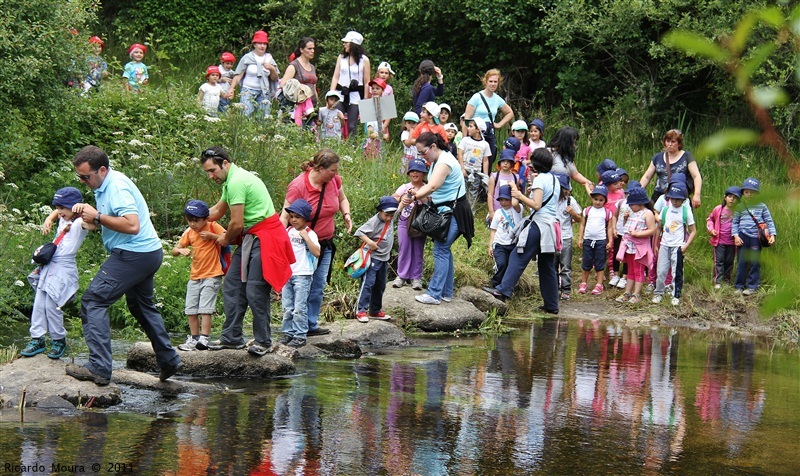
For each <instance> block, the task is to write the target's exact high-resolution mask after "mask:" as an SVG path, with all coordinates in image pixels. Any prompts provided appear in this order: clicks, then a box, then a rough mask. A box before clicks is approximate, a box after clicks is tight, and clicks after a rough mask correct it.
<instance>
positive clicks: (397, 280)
mask: <svg viewBox="0 0 800 476" xmlns="http://www.w3.org/2000/svg"><path fill="white" fill-rule="evenodd" d="M404 284H406V280H405V279H403V278H401V277H400V276H398V277H396V278H394V281H392V287H393V288H402V287H403V285H404Z"/></svg>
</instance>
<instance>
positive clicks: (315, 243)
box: [280, 198, 320, 348]
mask: <svg viewBox="0 0 800 476" xmlns="http://www.w3.org/2000/svg"><path fill="white" fill-rule="evenodd" d="M286 213H288V214H289V224H290V225H291V226H289V227H288V228H287V229H286V231H287V233H288V234H289V241H290V242H291V243H292V250H293V251H294V259H295V262H294V264H292V277H291V278H289V281H288V282H287V283H286V284H285V285H284V286H283V291H281V303H282V305H283V323H282V325H281V331H282V332H283V339H281V340H280V343H281V344H284V345H288V346H290V347H295V348H298V347H303V346H304V345H306V336H307V334H308V306H307V305H306V302H307V301H308V293H309V291H310V290H311V280H312V278H313V277H314V271H315V270H316V269H317V264H318V262H319V253H320V247H319V238H317V234H316V233H314V230H312V229H311V228H309V227H308V221H309V220H311V205H310V204H309V203H308V202H307V201H305V200H303V199H302V198H298V199H297V200H295V201H293V202H292V204H291V205H289V206H288V207H286Z"/></svg>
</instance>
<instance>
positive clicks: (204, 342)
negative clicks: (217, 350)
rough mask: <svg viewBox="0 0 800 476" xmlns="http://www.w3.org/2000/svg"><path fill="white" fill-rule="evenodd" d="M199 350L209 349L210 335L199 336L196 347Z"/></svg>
mask: <svg viewBox="0 0 800 476" xmlns="http://www.w3.org/2000/svg"><path fill="white" fill-rule="evenodd" d="M194 348H195V349H197V350H208V336H200V337H198V338H197V345H195V347H194Z"/></svg>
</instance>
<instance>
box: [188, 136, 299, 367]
mask: <svg viewBox="0 0 800 476" xmlns="http://www.w3.org/2000/svg"><path fill="white" fill-rule="evenodd" d="M200 165H201V166H202V167H203V170H204V171H205V172H206V174H208V178H210V179H211V180H213V181H214V182H216V183H218V184H220V185H222V196H221V197H220V199H219V201H218V202H217V203H216V205H214V206H213V207H211V209H210V210H209V216H208V219H209V220H212V221H218V220H219V219H220V218H222V217H223V216H225V214H226V213H227V212H228V211H229V210H230V221H229V222H228V228H227V231H226V232H225V234H223V235H222V236H220V237H219V238H218V239H217V243H218V244H219V245H220V246H227V245H231V244H236V245H239V246H238V247H237V248H236V251H235V252H234V253H233V257H232V258H231V264H230V267H228V271H227V273H226V275H225V280H224V282H223V284H222V297H223V302H224V307H225V322H224V323H223V324H222V336H221V337H220V340H219V341H218V342H215V343H212V345H210V346H209V349H211V350H220V349H242V348H244V346H245V341H244V337H243V334H242V322H243V321H244V315H245V312H246V311H247V308H248V307H250V310H251V311H252V313H253V337H254V338H255V343H254V344H253V345H252V346H250V347H249V348H248V349H247V351H248V352H249V353H250V354H253V355H256V356H262V355H265V354H268V353H270V352H272V351H273V350H274V348H273V346H272V339H271V336H270V334H271V332H270V325H269V321H270V291H271V290H272V289H273V288H274V289H279V290H280V289H283V285H284V284H286V282H287V281H289V278H291V277H292V268H291V264H292V263H294V262H295V258H294V250H293V249H292V243H291V242H290V241H289V235H288V233H287V232H286V228H284V226H283V224H282V223H281V221H280V220H279V218H278V215H277V214H276V213H275V205H274V204H273V203H272V198H271V197H270V195H269V191H267V186H266V185H264V182H263V181H261V179H260V178H258V177H257V176H256V175H255V174H253V173H251V172H248V171H247V170H244V169H243V168H241V167H238V166H236V165H235V164H234V163H233V161H232V160H231V158H230V156H229V155H228V152H227V151H226V150H225V149H223V148H222V147H210V148H208V149H207V150H205V151H204V152H203V153H202V154H201V156H200Z"/></svg>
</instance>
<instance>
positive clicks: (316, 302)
mask: <svg viewBox="0 0 800 476" xmlns="http://www.w3.org/2000/svg"><path fill="white" fill-rule="evenodd" d="M332 255H333V250H332V249H331V248H325V251H323V252H322V255H321V256H320V257H319V264H318V265H317V269H316V271H314V277H313V279H312V280H311V289H310V290H309V294H308V330H310V331H311V330H314V329H316V328H318V327H319V310H320V308H321V307H322V298H323V297H324V295H325V285H326V284H328V268H330V266H331V256H332Z"/></svg>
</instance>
